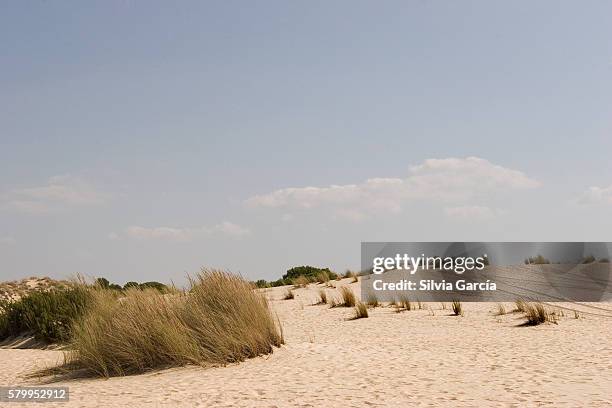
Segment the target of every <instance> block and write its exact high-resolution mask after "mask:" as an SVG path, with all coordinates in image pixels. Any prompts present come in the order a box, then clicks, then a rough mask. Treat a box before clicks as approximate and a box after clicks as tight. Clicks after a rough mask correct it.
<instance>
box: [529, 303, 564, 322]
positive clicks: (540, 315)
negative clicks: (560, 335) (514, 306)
mask: <svg viewBox="0 0 612 408" xmlns="http://www.w3.org/2000/svg"><path fill="white" fill-rule="evenodd" d="M523 313H525V317H526V318H527V322H525V325H527V326H537V325H539V324H542V323H546V322H549V323H557V317H556V315H555V314H553V313H551V312H549V311H548V310H547V309H546V308H545V307H544V305H543V304H542V303H526V304H525V306H524V312H523Z"/></svg>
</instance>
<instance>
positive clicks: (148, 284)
mask: <svg viewBox="0 0 612 408" xmlns="http://www.w3.org/2000/svg"><path fill="white" fill-rule="evenodd" d="M138 287H139V288H140V289H141V290H145V289H157V290H158V291H159V292H161V293H166V292H167V291H168V287H167V286H166V285H164V284H163V283H160V282H154V281H153V282H144V283H141V284H140V285H138Z"/></svg>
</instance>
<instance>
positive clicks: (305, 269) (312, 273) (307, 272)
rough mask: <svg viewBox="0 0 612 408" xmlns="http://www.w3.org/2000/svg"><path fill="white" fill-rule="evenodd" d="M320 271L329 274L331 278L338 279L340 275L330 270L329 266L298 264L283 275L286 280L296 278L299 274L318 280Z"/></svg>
mask: <svg viewBox="0 0 612 408" xmlns="http://www.w3.org/2000/svg"><path fill="white" fill-rule="evenodd" d="M320 273H325V274H327V277H328V280H329V279H336V278H337V277H338V275H336V274H335V273H333V272H332V271H330V270H329V268H316V267H314V266H296V267H294V268H291V269H289V270H288V271H287V273H285V274H284V275H283V279H284V280H291V279H295V278H297V277H298V276H305V277H306V278H308V279H309V280H311V281H315V282H316V281H317V275H318V274H320Z"/></svg>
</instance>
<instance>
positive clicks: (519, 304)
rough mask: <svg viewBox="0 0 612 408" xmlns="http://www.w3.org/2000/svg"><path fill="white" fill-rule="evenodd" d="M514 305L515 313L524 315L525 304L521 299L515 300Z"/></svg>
mask: <svg viewBox="0 0 612 408" xmlns="http://www.w3.org/2000/svg"><path fill="white" fill-rule="evenodd" d="M514 304H515V305H516V308H515V309H514V311H515V312H521V313H524V312H525V311H526V310H527V303H526V302H525V301H524V300H523V299H516V300H515V301H514Z"/></svg>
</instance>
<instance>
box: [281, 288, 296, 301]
mask: <svg viewBox="0 0 612 408" xmlns="http://www.w3.org/2000/svg"><path fill="white" fill-rule="evenodd" d="M291 299H295V294H294V293H293V291H292V290H291V289H287V291H286V292H285V296H283V300H291Z"/></svg>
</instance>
